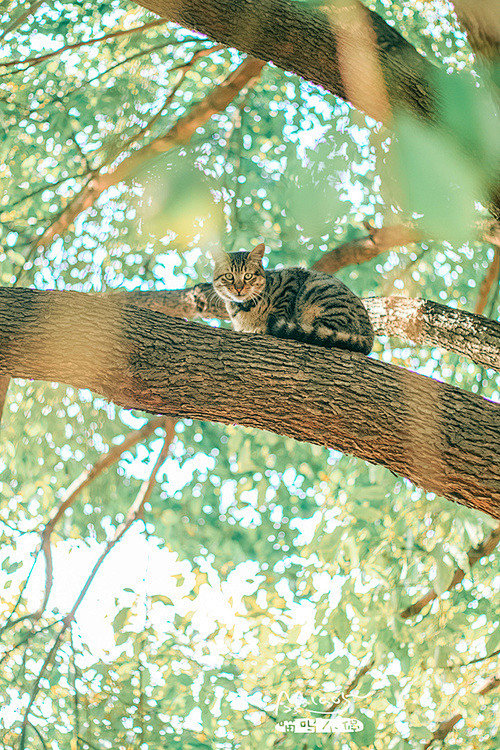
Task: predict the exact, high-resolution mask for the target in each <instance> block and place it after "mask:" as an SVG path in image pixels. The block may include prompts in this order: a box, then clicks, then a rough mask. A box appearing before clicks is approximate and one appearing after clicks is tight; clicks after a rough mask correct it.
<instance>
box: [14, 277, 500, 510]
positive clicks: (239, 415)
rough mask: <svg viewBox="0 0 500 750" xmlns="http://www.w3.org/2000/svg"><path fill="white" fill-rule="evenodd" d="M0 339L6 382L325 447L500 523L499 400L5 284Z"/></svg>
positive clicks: (95, 299) (114, 301) (123, 300)
mask: <svg viewBox="0 0 500 750" xmlns="http://www.w3.org/2000/svg"><path fill="white" fill-rule="evenodd" d="M472 317H474V316H472ZM476 317H478V316H476ZM487 322H488V323H492V325H496V327H497V335H498V337H499V338H500V324H498V323H493V321H487ZM0 344H1V345H0V374H2V373H3V374H9V375H11V376H12V377H22V378H35V379H40V380H49V381H58V382H62V383H67V384H69V385H72V386H74V387H75V388H89V389H90V390H93V391H94V392H96V393H98V394H100V395H103V396H104V397H105V398H107V399H108V400H110V401H114V402H115V403H116V404H118V405H120V406H123V407H125V408H127V409H133V408H138V409H142V410H145V411H150V412H153V413H155V414H159V413H162V414H165V415H169V416H175V417H180V416H184V417H189V418H192V419H202V420H209V421H214V422H222V423H225V424H235V423H236V424H240V425H244V426H247V427H257V428H258V429H263V430H270V431H272V432H274V433H276V434H279V435H285V436H288V437H293V438H295V439H297V440H302V441H305V442H308V443H314V444H319V445H323V446H328V447H331V448H334V449H336V450H339V451H342V452H343V453H348V454H352V455H355V456H358V457H359V458H362V459H364V460H368V461H371V462H372V463H378V464H382V465H384V466H387V467H388V468H390V469H391V470H392V471H393V472H395V473H397V474H400V475H402V476H404V477H406V478H408V479H409V480H410V481H412V482H414V483H415V484H416V485H418V486H420V487H422V488H423V489H425V490H428V491H431V492H436V493H437V494H439V495H443V496H444V497H448V498H449V499H454V500H457V501H458V502H459V503H461V504H463V505H467V506H468V507H472V508H475V509H476V510H482V511H483V512H485V513H488V514H489V515H491V516H493V517H494V518H500V419H499V412H500V407H499V405H497V404H495V403H492V402H490V401H488V400H486V399H483V398H481V397H479V396H477V395H475V394H472V393H468V392H466V391H461V390H460V389H458V388H455V387H453V386H450V385H447V384H445V383H440V382H438V381H436V380H434V379H432V378H427V377H424V376H422V375H418V374H416V373H414V372H411V371H408V370H405V369H404V368H400V367H396V366H394V365H390V364H386V363H383V362H379V361H376V360H374V359H371V358H369V357H366V356H363V355H359V354H356V353H353V352H346V351H342V350H340V349H325V348H322V347H317V346H310V345H307V344H303V343H299V342H294V341H282V340H280V339H277V338H274V337H271V336H265V335H260V334H241V333H237V332H236V331H230V330H220V329H218V328H214V327H212V326H206V325H197V324H193V323H186V322H184V321H182V320H179V319H178V318H170V317H168V316H166V315H162V314H160V313H157V312H155V311H152V310H147V309H144V308H139V307H137V306H135V305H131V304H128V301H127V294H125V295H123V294H122V295H115V296H114V295H89V294H85V293H78V292H54V291H52V292H49V291H37V290H32V289H1V288H0ZM498 352H499V357H500V348H499V349H498ZM353 394H356V397H355V398H353ZM366 414H370V420H368V422H367V420H366Z"/></svg>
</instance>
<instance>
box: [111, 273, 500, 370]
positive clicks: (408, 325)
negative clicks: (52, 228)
mask: <svg viewBox="0 0 500 750" xmlns="http://www.w3.org/2000/svg"><path fill="white" fill-rule="evenodd" d="M314 267H315V266H313V268H314ZM112 295H113V296H116V297H117V298H118V297H120V298H122V299H123V301H127V300H128V301H129V302H132V303H133V304H135V305H137V306H138V307H144V308H147V309H149V310H157V311H158V312H162V313H163V314H164V315H173V316H174V317H179V318H187V319H190V320H192V319H197V318H204V319H209V318H221V319H222V320H227V318H228V315H227V312H226V308H225V307H224V306H223V304H222V302H221V299H220V297H218V296H217V294H215V292H214V290H213V287H212V285H211V284H209V283H201V284H196V285H195V286H193V287H188V288H187V289H171V290H170V289H167V290H164V291H156V290H155V291H151V292H142V291H136V292H113V293H112ZM362 302H363V304H364V306H365V307H366V309H367V312H368V315H369V317H370V321H371V324H372V326H373V328H374V331H375V333H376V334H377V335H379V336H380V335H382V336H398V338H401V339H403V340H404V341H408V342H409V343H411V344H420V345H422V346H437V347H439V348H440V349H443V350H444V351H451V352H455V353H456V354H461V355H463V356H466V357H469V358H470V359H471V360H472V361H473V362H475V363H476V364H477V365H480V366H481V367H490V368H493V369H495V370H499V371H500V324H499V323H497V322H496V321H495V320H490V318H485V317H483V316H482V315H474V313H470V312H467V311H466V310H456V309H454V308H451V307H447V306H446V305H440V304H438V303H437V302H431V301H430V300H425V299H410V298H407V297H369V298H366V299H363V300H362Z"/></svg>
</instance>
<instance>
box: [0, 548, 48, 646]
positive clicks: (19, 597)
mask: <svg viewBox="0 0 500 750" xmlns="http://www.w3.org/2000/svg"><path fill="white" fill-rule="evenodd" d="M39 554H40V549H38V550H37V551H36V554H35V558H34V560H33V562H32V563H31V568H30V569H29V573H28V575H27V576H26V580H25V581H24V583H23V585H22V587H21V591H20V592H19V595H18V597H17V600H16V603H15V604H14V607H13V609H12V610H11V612H10V613H9V616H8V617H7V620H6V621H5V623H4V624H3V625H2V627H1V628H0V637H1V636H2V634H3V633H4V632H5V631H6V630H7V628H8V627H9V626H10V625H11V624H12V623H11V621H12V618H13V617H14V615H15V613H16V610H17V608H18V607H19V605H20V603H21V599H22V598H23V594H24V592H25V590H26V586H27V585H28V583H29V580H30V578H31V574H32V573H33V570H34V568H35V565H36V561H37V560H38V555H39ZM28 617H30V615H24V616H23V617H20V618H18V619H17V620H16V623H17V622H21V621H22V620H26V619H28Z"/></svg>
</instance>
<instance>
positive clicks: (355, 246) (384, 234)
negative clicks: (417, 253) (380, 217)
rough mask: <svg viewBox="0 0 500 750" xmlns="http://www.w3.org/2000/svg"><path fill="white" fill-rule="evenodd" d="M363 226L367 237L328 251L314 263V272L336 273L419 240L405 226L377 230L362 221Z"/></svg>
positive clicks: (417, 233)
mask: <svg viewBox="0 0 500 750" xmlns="http://www.w3.org/2000/svg"><path fill="white" fill-rule="evenodd" d="M363 225H364V227H365V229H366V230H367V231H368V236H366V237H360V238H359V239H356V240H351V241H350V242H344V243H343V244H342V245H339V246H338V247H336V248H334V249H333V250H330V252H329V253H325V254H324V255H322V256H321V258H320V259H319V260H317V261H316V263H315V264H314V265H313V268H314V269H315V270H316V271H323V273H336V272H337V271H338V270H340V269H341V268H345V266H350V265H353V264H357V265H359V264H360V263H366V261H368V260H371V259H372V258H375V257H376V256H377V255H381V253H385V252H386V251H387V250H390V249H391V248H393V247H401V246H402V245H409V244H410V243H412V242H419V241H420V239H421V236H420V233H419V232H418V231H417V230H416V229H414V228H413V227H409V226H406V225H405V224H396V225H394V226H388V227H381V228H378V227H374V226H373V225H372V224H370V222H369V221H364V222H363Z"/></svg>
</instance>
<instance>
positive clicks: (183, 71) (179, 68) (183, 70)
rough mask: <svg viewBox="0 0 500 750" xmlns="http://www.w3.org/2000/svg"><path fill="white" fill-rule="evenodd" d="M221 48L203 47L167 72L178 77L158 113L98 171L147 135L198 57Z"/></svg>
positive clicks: (100, 168)
mask: <svg viewBox="0 0 500 750" xmlns="http://www.w3.org/2000/svg"><path fill="white" fill-rule="evenodd" d="M223 48H224V47H223V45H222V44H216V45H214V46H213V47H204V48H203V49H199V50H197V51H196V52H194V53H193V54H192V55H191V57H190V58H189V60H187V61H186V62H184V63H181V64H180V65H176V66H175V67H173V68H172V69H171V70H169V74H170V73H174V72H179V73H180V75H179V76H178V79H177V81H176V82H175V84H174V86H173V88H172V89H171V91H170V93H169V94H168V95H167V97H166V98H165V100H164V102H163V104H162V105H161V107H160V109H159V110H158V112H156V114H155V115H153V117H152V118H151V119H150V120H149V121H148V122H147V123H146V125H144V127H142V128H141V129H140V130H139V131H138V132H137V133H135V134H134V135H132V136H130V138H128V140H126V141H125V143H123V144H121V145H120V148H119V150H118V152H117V153H115V154H114V155H113V156H111V157H108V158H107V159H106V160H105V161H104V162H103V163H102V164H101V165H100V167H99V171H101V170H102V168H103V167H105V166H107V165H108V164H110V163H112V162H113V161H114V160H115V159H116V158H117V156H119V154H120V153H123V152H124V151H126V150H127V149H129V148H130V146H132V145H133V144H134V143H135V142H136V141H138V140H139V138H141V137H142V136H143V135H146V133H148V132H149V131H150V130H151V128H152V127H153V125H154V124H155V123H156V122H157V121H158V120H159V119H160V117H161V116H162V115H163V113H164V112H165V110H166V109H167V107H169V106H170V104H171V103H172V101H173V99H174V97H175V95H176V94H177V92H178V90H179V88H180V87H181V85H182V83H183V82H184V79H185V78H186V75H187V74H188V72H189V71H190V70H191V68H192V67H193V65H194V64H195V62H196V61H197V60H198V59H199V58H200V57H206V56H207V55H211V54H212V52H216V51H218V50H220V49H223Z"/></svg>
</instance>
